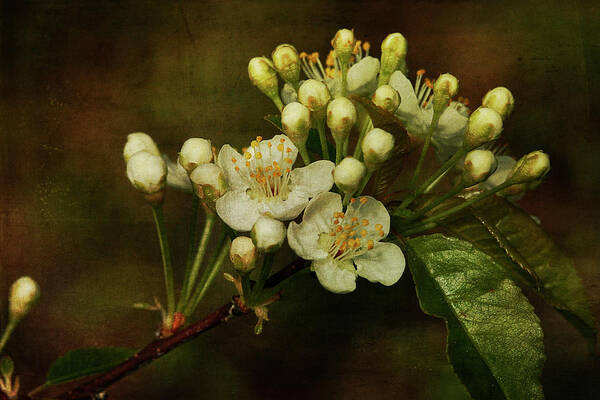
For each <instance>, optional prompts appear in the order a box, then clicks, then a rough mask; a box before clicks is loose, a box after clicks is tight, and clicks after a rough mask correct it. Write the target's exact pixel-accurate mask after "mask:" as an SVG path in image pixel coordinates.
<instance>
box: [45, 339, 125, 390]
mask: <svg viewBox="0 0 600 400" xmlns="http://www.w3.org/2000/svg"><path fill="white" fill-rule="evenodd" d="M135 352H136V350H133V349H128V348H123V347H102V348H86V349H77V350H73V351H70V352H68V353H67V354H65V355H64V356H62V357H60V358H58V359H57V360H56V361H54V363H53V364H52V365H51V366H50V369H49V370H48V375H47V376H46V385H56V384H58V383H63V382H66V381H70V380H74V379H78V378H81V377H85V376H89V375H93V374H98V373H101V372H105V371H108V370H109V369H111V368H112V367H114V366H115V365H117V364H120V363H122V362H123V361H125V360H127V359H128V358H129V357H131V356H132V355H134V354H135Z"/></svg>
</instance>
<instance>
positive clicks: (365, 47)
mask: <svg viewBox="0 0 600 400" xmlns="http://www.w3.org/2000/svg"><path fill="white" fill-rule="evenodd" d="M363 50H364V51H369V50H371V43H369V42H365V43H364V44H363Z"/></svg>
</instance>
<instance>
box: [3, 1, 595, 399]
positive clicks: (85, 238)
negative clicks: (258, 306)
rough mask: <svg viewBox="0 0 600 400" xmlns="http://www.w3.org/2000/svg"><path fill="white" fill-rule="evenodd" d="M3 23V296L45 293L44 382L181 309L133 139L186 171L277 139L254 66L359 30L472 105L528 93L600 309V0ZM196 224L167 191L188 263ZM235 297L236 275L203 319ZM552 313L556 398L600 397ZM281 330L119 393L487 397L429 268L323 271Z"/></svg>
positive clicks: (279, 313) (174, 11)
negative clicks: (285, 50)
mask: <svg viewBox="0 0 600 400" xmlns="http://www.w3.org/2000/svg"><path fill="white" fill-rule="evenodd" d="M1 21H2V25H1V32H2V33H1V37H0V39H1V43H2V54H1V57H0V64H1V69H2V75H1V87H2V96H1V97H0V104H2V107H1V112H2V115H1V118H0V121H1V122H0V126H1V127H2V131H1V133H0V138H1V140H0V143H1V147H0V151H1V167H0V168H1V171H2V172H1V179H2V181H1V182H2V188H1V190H0V199H1V202H0V204H1V206H0V240H1V260H0V264H1V268H2V273H1V285H2V288H1V289H2V290H1V293H6V289H7V287H8V285H9V284H10V283H11V282H12V281H13V280H14V279H16V278H17V277H18V276H20V275H24V274H28V275H31V276H32V277H34V278H35V279H36V280H38V282H39V283H40V286H41V288H42V291H43V299H42V301H41V302H40V303H39V305H38V306H37V307H36V308H35V311H33V312H32V314H31V315H30V316H29V317H28V318H27V319H26V320H25V321H24V323H23V324H21V326H20V327H19V328H18V330H17V331H16V332H15V335H14V337H13V339H12V340H11V342H10V343H9V345H8V347H7V352H8V353H9V354H11V355H12V356H13V358H14V359H15V361H16V363H17V368H18V374H19V375H20V376H21V379H22V384H23V386H24V387H25V389H31V388H32V387H33V386H35V385H36V384H39V383H40V382H42V380H43V378H44V374H45V371H46V369H47V368H48V366H49V365H50V363H51V362H52V361H53V360H54V359H55V358H56V357H58V356H60V355H62V354H64V353H65V352H66V351H68V350H70V349H73V348H77V347H84V346H105V345H120V346H131V347H140V346H142V345H144V344H145V343H147V342H148V341H149V340H151V339H152V337H153V331H154V329H155V328H156V325H157V319H156V316H155V315H153V314H151V313H147V312H143V311H136V310H133V309H132V308H131V307H130V305H131V304H132V303H134V302H136V301H148V300H150V299H151V298H152V296H153V295H160V296H162V294H163V284H162V276H161V267H160V256H159V248H158V246H157V241H156V237H155V232H154V227H153V225H152V220H151V214H150V210H149V209H148V207H147V206H145V205H144V204H143V202H142V200H141V198H140V196H139V195H138V194H137V193H135V191H134V190H133V189H132V188H131V187H130V185H129V183H128V181H127V179H126V178H125V174H124V165H123V161H122V158H121V150H122V146H123V144H124V141H125V136H126V134H127V133H129V132H132V131H144V132H147V133H149V134H151V135H153V137H154V138H155V139H156V140H157V142H158V143H159V145H160V147H161V149H162V150H163V151H165V152H167V153H169V154H170V155H171V156H174V155H175V154H176V152H177V151H178V149H179V146H180V145H181V143H182V142H183V141H184V140H185V139H186V138H188V137H191V136H204V137H208V138H210V139H212V140H213V142H214V143H215V144H217V145H221V144H223V143H225V141H227V142H231V143H233V144H234V145H237V146H240V145H242V144H244V143H245V142H247V140H248V138H249V137H250V136H255V135H257V134H261V135H263V136H269V135H270V134H271V133H272V132H273V129H272V128H270V127H269V126H268V125H267V124H266V123H265V122H264V121H262V116H263V115H264V114H266V113H269V112H272V111H273V106H272V104H270V102H269V101H268V100H267V99H266V98H265V97H264V96H262V95H261V94H260V93H259V92H258V91H257V90H256V89H255V88H254V87H252V86H251V84H250V82H249V80H248V77H247V73H246V65H247V61H248V60H249V59H250V58H251V57H253V56H256V55H263V54H264V55H269V54H270V53H271V51H272V49H273V48H274V47H275V46H276V45H277V44H279V43H282V42H289V43H292V44H294V45H296V46H297V47H298V48H299V49H301V50H307V51H312V50H317V51H320V52H321V53H326V51H327V50H328V46H329V40H330V39H331V37H332V36H333V34H334V33H335V31H336V30H337V29H338V28H339V27H351V28H354V29H355V32H356V34H357V36H358V37H359V38H362V39H363V40H364V39H366V40H369V41H371V42H372V43H373V44H374V46H373V47H374V48H375V53H376V54H378V50H377V49H378V47H379V43H380V42H381V40H382V39H383V38H384V37H385V35H386V34H387V33H390V32H395V31H400V32H402V33H403V34H404V35H405V36H406V37H407V39H408V41H409V64H410V66H411V68H412V70H413V71H414V70H416V69H417V68H421V67H423V68H426V69H427V70H428V75H429V76H431V77H435V76H437V75H438V74H439V73H442V72H448V71H449V72H452V73H454V74H456V75H457V76H458V77H459V79H460V81H461V94H462V95H463V96H467V97H469V98H470V99H471V100H472V104H474V105H477V104H478V103H479V101H480V99H481V97H482V96H483V94H484V93H485V92H486V91H487V90H488V89H489V88H492V87H495V86H498V85H505V86H508V87H509V88H511V89H512V90H513V93H514V94H515V97H516V99H517V100H516V101H517V104H516V108H515V112H514V114H513V116H512V117H511V118H510V120H509V122H508V123H507V124H506V131H505V132H506V136H507V137H508V139H509V141H510V143H511V146H512V150H513V153H514V154H516V155H521V154H523V153H524V152H527V151H531V150H536V149H538V148H541V149H544V150H546V151H547V152H549V153H550V155H551V158H552V163H553V170H552V172H551V174H550V176H549V177H548V180H547V182H546V183H545V184H544V185H543V186H542V187H541V188H540V189H539V190H538V191H536V192H535V193H531V194H529V195H528V196H527V197H526V198H525V200H524V201H523V204H524V206H525V207H526V208H527V209H528V210H530V211H531V213H533V214H535V215H537V216H539V217H540V218H541V220H542V221H543V224H544V226H545V227H546V229H547V230H548V231H549V232H550V233H551V234H552V235H553V237H554V238H555V239H556V240H557V242H558V243H560V245H561V246H562V247H563V248H564V249H565V250H566V251H567V252H568V253H570V254H571V255H572V256H573V258H574V259H575V261H576V265H577V268H578V270H579V272H580V274H581V276H582V277H583V279H584V284H585V288H586V291H587V293H588V295H589V296H590V297H591V299H592V300H591V301H592V307H593V310H594V313H595V315H596V316H597V317H598V315H599V311H600V294H599V291H598V285H599V282H600V273H599V270H598V265H599V262H600V260H599V255H600V248H599V245H598V239H599V238H600V235H599V231H600V228H599V222H600V218H599V217H600V208H599V207H598V205H597V204H598V200H600V168H599V167H598V159H599V158H598V154H600V137H599V135H598V127H599V122H600V120H599V118H598V114H599V113H600V101H599V100H598V99H599V97H600V83H599V82H600V69H599V67H600V55H599V51H598V50H599V49H598V46H599V43H600V39H599V38H600V29H599V27H600V9H599V7H598V3H597V2H595V1H574V0H568V1H565V0H562V1H559V0H557V1H501V2H500V1H497V2H479V1H410V2H401V1H390V2H383V1H370V2H363V3H358V2H350V1H333V0H332V1H327V2H321V1H302V2H294V3H292V2H289V3H287V2H283V1H281V2H280V1H262V2H248V1H218V2H217V1H212V2H206V3H204V2H175V1H157V2H152V1H147V0H146V1H102V2H99V1H91V0H90V1H71V2H69V1H58V0H51V1H3V2H2V20H1ZM188 211H189V199H188V198H186V197H185V196H184V195H183V194H180V193H176V192H169V193H168V198H167V203H166V210H165V212H166V215H167V218H168V229H169V234H170V236H171V239H172V247H173V249H174V251H175V253H176V259H175V261H176V262H177V263H178V264H179V265H181V262H182V259H183V256H182V255H183V254H184V248H185V245H184V242H185V233H186V230H187V222H186V216H187V215H188ZM227 268H229V267H227ZM230 294H231V288H230V287H229V286H228V285H227V284H225V282H222V281H221V279H218V280H217V284H216V285H215V286H214V287H213V288H212V289H211V291H210V293H209V296H208V298H207V300H206V301H205V303H204V304H203V305H202V306H201V310H200V311H199V313H200V314H202V313H206V312H208V311H209V310H211V308H214V307H215V306H217V305H220V304H221V303H222V302H223V301H224V300H225V299H227V298H228V297H229V296H230ZM1 297H2V302H3V303H2V310H5V297H6V296H5V295H4V294H3V295H2V296H1ZM534 304H535V306H536V309H537V311H538V312H539V315H540V316H541V318H542V322H543V328H544V330H545V345H546V350H547V353H548V361H547V363H546V366H545V370H544V375H543V382H544V385H545V391H546V395H547V397H548V398H550V399H563V398H569V399H586V398H591V397H593V394H594V393H596V394H597V393H598V390H599V389H600V387H599V386H600V385H599V376H600V372H599V369H598V364H597V361H594V360H593V359H592V358H591V357H590V356H589V355H588V354H587V352H586V346H585V343H584V341H583V340H582V339H581V338H580V337H579V336H578V335H577V334H576V332H575V331H574V330H573V328H571V327H570V326H569V325H568V324H567V323H566V322H565V321H564V320H563V319H562V318H561V317H559V316H558V315H557V313H555V312H554V311H553V310H552V309H551V308H549V307H548V306H546V305H544V304H541V303H539V302H534ZM3 312H4V311H3ZM3 316H4V317H5V313H4V314H3ZM271 317H272V322H271V323H269V324H268V325H267V326H266V328H265V331H264V333H263V335H261V336H259V337H256V336H253V335H252V325H253V323H254V320H253V319H252V318H250V317H246V318H243V319H236V320H234V321H232V322H231V323H229V324H227V325H226V326H222V327H219V328H218V329H216V330H214V331H211V332H210V333H209V334H207V335H205V336H203V337H201V338H199V339H197V340H195V341H194V342H192V343H190V344H187V345H185V346H183V347H181V348H180V349H178V350H177V351H175V352H173V353H171V354H169V355H168V356H166V357H164V358H163V359H161V360H160V361H158V362H155V363H153V364H152V365H151V366H149V367H147V368H145V369H143V370H141V371H139V372H137V373H136V374H135V375H132V376H131V377H129V378H127V379H125V380H123V381H122V382H121V383H119V384H118V385H115V386H114V387H113V388H112V389H111V391H110V394H111V398H114V399H166V398H173V399H188V398H233V397H236V398H244V399H246V398H247V399H252V398H261V399H262V398H327V399H329V398H345V399H354V398H382V399H385V398H389V399H392V398H410V399H413V398H414V399H441V398H444V399H449V398H457V399H462V398H466V397H467V395H466V393H465V391H464V389H462V387H461V385H460V383H459V381H458V379H457V378H456V377H455V376H454V374H453V372H452V370H451V368H450V366H449V364H448V363H447V361H446V358H445V355H444V338H445V330H444V325H443V323H442V322H441V321H440V320H437V319H434V318H430V317H426V316H424V315H423V314H422V313H421V312H420V311H419V309H418V304H417V300H416V297H415V294H414V290H413V286H412V281H411V278H410V276H409V274H405V276H404V277H403V278H402V279H401V281H400V282H399V283H398V284H397V285H395V286H393V287H390V288H384V287H382V286H376V285H372V284H369V283H368V282H366V281H362V282H360V284H359V287H358V290H357V291H356V292H354V293H352V294H349V295H345V296H337V295H333V294H330V293H327V292H325V291H324V290H323V289H321V288H320V287H319V286H318V285H317V283H316V281H315V280H314V279H313V278H311V277H310V276H304V277H302V278H299V279H298V280H297V281H296V283H295V284H294V285H293V286H292V287H291V288H290V289H289V290H288V291H287V293H286V296H285V298H284V300H282V301H281V302H280V303H278V304H277V305H276V306H274V307H273V308H272V312H271Z"/></svg>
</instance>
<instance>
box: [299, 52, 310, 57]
mask: <svg viewBox="0 0 600 400" xmlns="http://www.w3.org/2000/svg"><path fill="white" fill-rule="evenodd" d="M299 57H300V58H306V57H308V54H306V52H305V51H303V52H302V53H300V55H299Z"/></svg>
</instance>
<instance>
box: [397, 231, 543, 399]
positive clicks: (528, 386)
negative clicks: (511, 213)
mask: <svg viewBox="0 0 600 400" xmlns="http://www.w3.org/2000/svg"><path fill="white" fill-rule="evenodd" d="M403 247H404V248H405V250H406V253H407V256H408V263H407V264H408V265H409V267H410V271H411V273H412V275H413V279H414V281H415V287H416V290H417V295H418V297H419V302H420V305H421V309H422V310H423V311H424V312H425V313H427V314H430V315H433V316H436V317H439V318H443V319H444V320H446V327H447V329H448V347H447V350H448V358H449V360H450V362H451V363H452V365H453V367H454V370H455V372H456V373H457V375H458V376H459V377H460V379H461V380H462V382H463V383H464V384H465V386H466V387H467V389H468V390H469V392H470V393H471V395H472V396H473V397H474V398H475V399H509V400H511V399H530V400H535V399H542V398H543V392H542V387H541V384H540V382H539V378H540V375H541V372H542V366H543V364H544V360H545V356H544V343H543V334H542V329H541V327H540V323H539V319H538V317H537V316H536V315H535V313H534V311H533V307H532V306H531V304H529V302H528V301H527V298H526V297H525V296H523V294H522V293H521V290H520V289H519V287H518V286H516V285H515V284H514V283H513V282H512V281H511V280H510V279H507V278H506V277H505V271H504V270H503V268H502V267H500V266H498V265H497V264H496V263H495V262H494V260H493V259H492V258H491V257H490V256H488V255H487V254H484V253H483V252H481V251H478V250H477V249H475V248H474V247H473V246H472V245H471V244H469V243H467V242H464V241H461V240H458V239H454V238H447V237H445V236H442V235H439V234H436V235H429V236H422V237H418V238H415V239H411V240H409V241H408V243H407V244H406V243H405V246H403Z"/></svg>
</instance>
